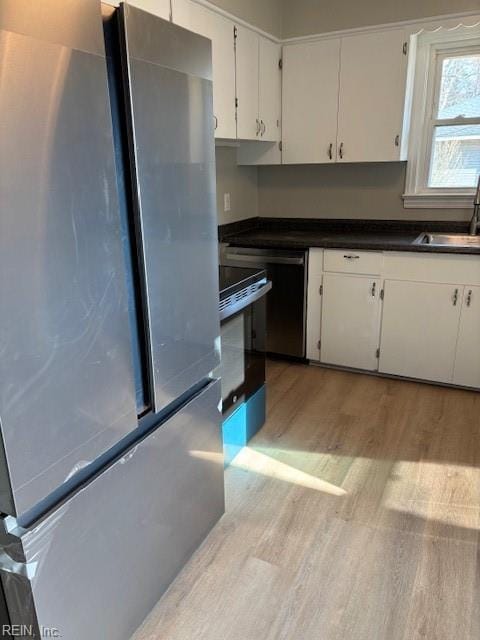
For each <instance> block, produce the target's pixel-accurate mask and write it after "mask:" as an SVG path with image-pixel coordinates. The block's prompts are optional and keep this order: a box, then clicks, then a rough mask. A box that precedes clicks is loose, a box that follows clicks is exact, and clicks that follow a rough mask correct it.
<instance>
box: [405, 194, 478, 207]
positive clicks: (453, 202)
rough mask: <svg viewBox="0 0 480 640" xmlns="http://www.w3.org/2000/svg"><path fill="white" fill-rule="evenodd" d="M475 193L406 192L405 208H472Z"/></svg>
mask: <svg viewBox="0 0 480 640" xmlns="http://www.w3.org/2000/svg"><path fill="white" fill-rule="evenodd" d="M474 197H475V196H474V193H473V192H472V193H471V194H467V193H437V194H434V193H415V194H412V193H405V194H404V195H403V207H404V209H471V208H472V207H473V199H474Z"/></svg>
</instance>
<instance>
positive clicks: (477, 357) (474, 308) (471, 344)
mask: <svg viewBox="0 0 480 640" xmlns="http://www.w3.org/2000/svg"><path fill="white" fill-rule="evenodd" d="M479 329H480V287H469V286H468V285H467V286H466V287H465V292H464V298H463V306H462V316H461V320H460V333H459V336H458V343H457V356H456V359H455V371H454V376H453V382H454V384H459V385H462V386H465V387H476V388H480V330H479Z"/></svg>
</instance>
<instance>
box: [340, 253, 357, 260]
mask: <svg viewBox="0 0 480 640" xmlns="http://www.w3.org/2000/svg"><path fill="white" fill-rule="evenodd" d="M343 257H344V258H345V259H346V260H359V259H360V256H355V255H353V254H345V255H344V256H343Z"/></svg>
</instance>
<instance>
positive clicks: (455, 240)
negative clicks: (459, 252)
mask: <svg viewBox="0 0 480 640" xmlns="http://www.w3.org/2000/svg"><path fill="white" fill-rule="evenodd" d="M413 244H428V245H431V246H432V247H460V248H462V247H464V248H469V247H478V248H479V249H480V235H477V236H469V235H467V234H462V233H428V232H424V233H421V234H420V235H419V236H418V238H417V239H416V240H414V242H413Z"/></svg>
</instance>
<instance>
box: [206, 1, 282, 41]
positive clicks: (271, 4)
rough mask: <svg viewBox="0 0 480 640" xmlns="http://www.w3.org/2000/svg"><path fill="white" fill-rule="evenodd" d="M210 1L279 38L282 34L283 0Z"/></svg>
mask: <svg viewBox="0 0 480 640" xmlns="http://www.w3.org/2000/svg"><path fill="white" fill-rule="evenodd" d="M210 2H211V3H212V4H215V5H217V6H218V7H220V8H221V9H224V10H225V11H228V12H229V13H232V14H233V15H234V16H238V17H239V18H242V19H243V20H246V21H247V22H249V23H250V24H253V25H255V26H256V27H258V28H259V29H263V31H266V32H267V33H271V34H272V35H274V36H277V37H278V38H281V36H282V9H283V7H282V0H210ZM293 4H294V3H293Z"/></svg>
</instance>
